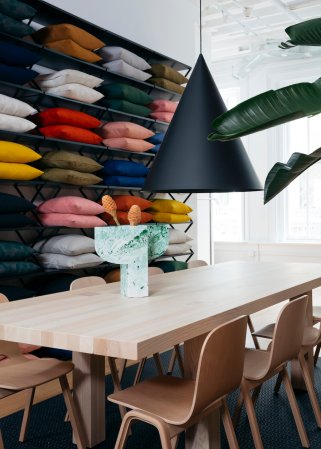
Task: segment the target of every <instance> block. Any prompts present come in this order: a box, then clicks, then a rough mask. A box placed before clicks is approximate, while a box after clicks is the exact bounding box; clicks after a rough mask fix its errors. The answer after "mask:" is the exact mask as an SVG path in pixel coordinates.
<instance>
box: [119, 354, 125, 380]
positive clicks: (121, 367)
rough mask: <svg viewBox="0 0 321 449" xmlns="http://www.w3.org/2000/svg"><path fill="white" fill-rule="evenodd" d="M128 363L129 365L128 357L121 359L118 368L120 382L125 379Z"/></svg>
mask: <svg viewBox="0 0 321 449" xmlns="http://www.w3.org/2000/svg"><path fill="white" fill-rule="evenodd" d="M126 365H127V359H120V362H119V369H118V378H119V382H121V381H122V380H123V377H124V372H125V369H126Z"/></svg>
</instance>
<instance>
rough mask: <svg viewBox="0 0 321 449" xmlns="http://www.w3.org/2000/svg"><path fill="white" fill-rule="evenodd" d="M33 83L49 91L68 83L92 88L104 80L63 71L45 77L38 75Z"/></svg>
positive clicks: (86, 74)
mask: <svg viewBox="0 0 321 449" xmlns="http://www.w3.org/2000/svg"><path fill="white" fill-rule="evenodd" d="M35 81H36V83H37V84H38V85H39V87H40V88H41V89H43V90H44V89H49V88H50V87H58V86H62V85H63V84H69V83H77V84H82V85H83V86H87V87H91V88H94V87H97V86H99V85H100V84H101V83H102V82H103V81H104V80H103V79H101V78H97V76H93V75H88V73H84V72H80V71H79V70H73V69H65V70H59V71H58V72H53V73H49V74H46V75H39V76H37V78H36V79H35Z"/></svg>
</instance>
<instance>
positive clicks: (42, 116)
mask: <svg viewBox="0 0 321 449" xmlns="http://www.w3.org/2000/svg"><path fill="white" fill-rule="evenodd" d="M35 120H36V121H37V123H38V124H39V125H41V126H48V125H70V126H79V128H86V129H91V128H97V127H98V126H100V124H101V121H100V120H98V119H96V118H95V117H92V116H91V115H89V114H85V113H84V112H80V111H75V110H73V109H67V108H50V109H46V110H45V111H41V112H39V114H37V115H36V116H35Z"/></svg>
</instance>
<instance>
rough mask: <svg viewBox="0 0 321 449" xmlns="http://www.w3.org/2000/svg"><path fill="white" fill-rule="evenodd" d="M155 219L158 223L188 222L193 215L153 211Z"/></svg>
mask: <svg viewBox="0 0 321 449" xmlns="http://www.w3.org/2000/svg"><path fill="white" fill-rule="evenodd" d="M152 215H153V220H154V221H156V223H173V224H174V223H186V222H187V221H191V217H189V216H188V215H186V214H170V213H168V212H152Z"/></svg>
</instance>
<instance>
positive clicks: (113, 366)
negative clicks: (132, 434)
mask: <svg viewBox="0 0 321 449" xmlns="http://www.w3.org/2000/svg"><path fill="white" fill-rule="evenodd" d="M108 363H109V368H110V375H111V378H112V380H113V384H114V391H120V390H121V389H122V388H121V384H120V379H119V372H118V370H117V366H116V359H115V358H114V357H108ZM118 408H119V413H120V416H121V417H122V418H123V417H124V416H125V414H126V412H127V410H126V407H124V406H123V405H119V406H118Z"/></svg>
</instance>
